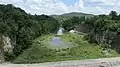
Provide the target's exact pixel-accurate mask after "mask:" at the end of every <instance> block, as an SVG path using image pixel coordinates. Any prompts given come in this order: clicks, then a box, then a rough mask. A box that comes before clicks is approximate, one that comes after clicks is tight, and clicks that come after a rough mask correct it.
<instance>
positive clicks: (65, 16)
mask: <svg viewBox="0 0 120 67" xmlns="http://www.w3.org/2000/svg"><path fill="white" fill-rule="evenodd" d="M50 16H51V17H53V18H55V19H57V20H58V21H59V22H62V21H64V20H67V19H70V18H72V17H73V16H77V17H83V16H85V17H87V18H89V17H93V16H94V15H92V14H86V13H78V12H71V13H65V14H62V15H50Z"/></svg>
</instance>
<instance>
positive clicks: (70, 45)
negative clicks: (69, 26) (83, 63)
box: [13, 33, 119, 63]
mask: <svg viewBox="0 0 120 67" xmlns="http://www.w3.org/2000/svg"><path fill="white" fill-rule="evenodd" d="M54 37H55V34H49V35H44V36H41V37H38V38H36V39H35V40H34V42H33V45H32V46H31V47H30V48H29V49H26V50H25V51H24V52H23V53H22V54H21V55H20V56H19V57H17V58H16V59H15V60H14V61H13V62H14V63H39V62H53V61H64V60H81V59H92V58H102V57H115V56H118V55H119V54H117V53H116V52H115V51H114V50H112V49H109V50H110V55H107V56H106V55H104V54H103V53H102V49H103V48H102V47H101V46H98V45H96V44H91V43H89V42H88V41H86V40H85V39H84V36H83V35H79V34H68V33H67V34H64V35H63V36H59V37H60V38H61V41H62V42H63V43H64V45H62V44H56V45H53V44H50V42H51V41H52V39H53V38H54Z"/></svg>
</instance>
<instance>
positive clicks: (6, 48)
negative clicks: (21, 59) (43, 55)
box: [0, 35, 13, 62]
mask: <svg viewBox="0 0 120 67" xmlns="http://www.w3.org/2000/svg"><path fill="white" fill-rule="evenodd" d="M12 50H13V46H12V45H11V39H10V38H9V37H7V36H4V35H2V36H1V37H0V61H1V62H4V61H5V59H4V55H5V52H7V53H11V52H12Z"/></svg>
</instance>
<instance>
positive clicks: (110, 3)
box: [0, 0, 120, 15]
mask: <svg viewBox="0 0 120 67" xmlns="http://www.w3.org/2000/svg"><path fill="white" fill-rule="evenodd" d="M0 4H13V5H14V6H16V7H20V8H22V9H23V10H25V11H26V12H27V13H30V14H33V15H34V14H37V15H41V14H46V15H52V14H58V15H60V14H64V13H69V12H82V13H88V14H95V15H99V14H109V12H110V11H117V12H118V13H120V0H0Z"/></svg>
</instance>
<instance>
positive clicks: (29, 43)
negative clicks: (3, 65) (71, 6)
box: [0, 4, 120, 63]
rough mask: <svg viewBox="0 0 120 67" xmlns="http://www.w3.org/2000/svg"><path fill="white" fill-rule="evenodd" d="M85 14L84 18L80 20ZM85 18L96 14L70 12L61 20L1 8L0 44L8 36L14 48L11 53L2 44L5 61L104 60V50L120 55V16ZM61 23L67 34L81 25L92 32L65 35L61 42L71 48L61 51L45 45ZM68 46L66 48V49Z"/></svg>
mask: <svg viewBox="0 0 120 67" xmlns="http://www.w3.org/2000/svg"><path fill="white" fill-rule="evenodd" d="M72 15H74V16H72ZM75 15H77V16H75ZM78 15H79V16H78ZM83 15H84V17H80V16H83ZM85 16H93V15H90V14H83V13H68V14H63V16H58V19H59V20H58V19H57V18H53V17H51V16H47V15H30V14H27V13H26V12H25V11H24V10H22V9H20V8H18V7H15V6H13V5H12V4H8V5H0V43H1V42H2V41H3V40H2V39H3V38H2V36H6V37H8V38H10V42H11V44H12V46H13V47H14V48H13V51H12V53H8V52H6V51H5V49H4V45H3V44H0V49H2V53H3V55H4V57H2V58H5V61H13V62H15V63H19V62H20V63H21V62H23V63H32V62H48V61H61V60H75V59H86V58H99V57H105V56H104V55H103V54H102V53H101V51H102V48H105V49H106V50H108V49H110V53H111V54H112V55H110V56H118V54H117V53H116V51H117V52H119V53H120V43H119V41H120V39H119V38H120V15H118V14H117V12H116V11H111V13H110V14H109V15H98V16H93V17H89V18H85ZM59 17H60V18H59ZM61 18H62V19H61ZM60 24H62V26H63V27H64V28H65V32H68V31H69V30H71V29H74V28H75V27H77V26H78V25H81V24H83V25H84V26H85V28H89V30H90V32H89V33H88V34H87V35H86V36H85V37H83V36H81V35H78V34H64V35H63V36H61V39H62V40H63V41H65V43H66V42H68V43H69V42H70V43H71V44H72V45H71V44H70V46H69V44H67V45H66V44H64V45H65V46H64V45H62V46H60V47H58V48H59V49H58V48H56V47H54V45H52V46H51V45H50V44H49V43H46V42H49V41H51V39H52V38H53V37H54V35H53V34H54V33H55V32H56V31H57V29H58V27H59V26H60ZM51 33H52V35H50V34H51ZM85 39H86V40H85ZM38 41H40V42H38ZM93 43H94V44H93ZM101 44H102V45H101ZM66 46H67V48H63V47H66ZM112 49H114V50H116V51H114V50H112Z"/></svg>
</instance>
